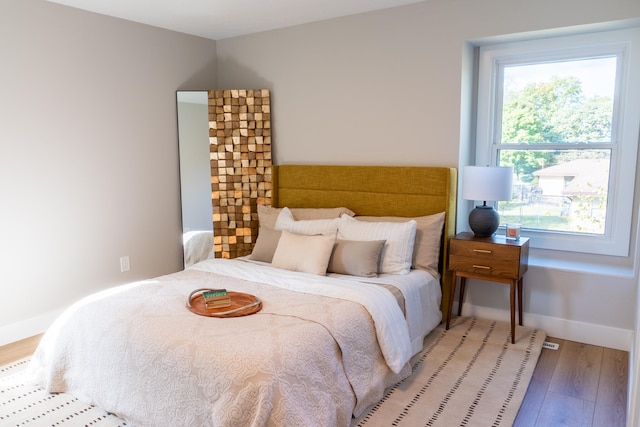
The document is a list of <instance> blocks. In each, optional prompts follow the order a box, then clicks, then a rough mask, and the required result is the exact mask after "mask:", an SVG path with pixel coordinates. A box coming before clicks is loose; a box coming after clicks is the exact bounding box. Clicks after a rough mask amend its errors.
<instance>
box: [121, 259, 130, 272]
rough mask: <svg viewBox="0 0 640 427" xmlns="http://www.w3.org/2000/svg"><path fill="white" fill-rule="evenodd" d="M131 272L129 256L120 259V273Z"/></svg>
mask: <svg viewBox="0 0 640 427" xmlns="http://www.w3.org/2000/svg"><path fill="white" fill-rule="evenodd" d="M129 270H131V264H130V263H129V256H128V255H127V256H122V257H120V272H121V273H124V272H125V271H129Z"/></svg>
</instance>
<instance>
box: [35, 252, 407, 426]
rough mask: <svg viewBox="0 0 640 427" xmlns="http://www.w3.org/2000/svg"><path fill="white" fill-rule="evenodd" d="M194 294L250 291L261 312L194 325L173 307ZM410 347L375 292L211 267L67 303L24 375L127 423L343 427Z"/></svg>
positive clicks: (402, 325)
mask: <svg viewBox="0 0 640 427" xmlns="http://www.w3.org/2000/svg"><path fill="white" fill-rule="evenodd" d="M213 271H215V273H214V272H213ZM245 276H246V277H245ZM265 283H271V284H274V285H275V286H266V285H265ZM204 287H211V288H227V289H228V290H234V291H239V292H246V293H250V294H253V295H256V296H257V297H259V298H260V299H261V300H262V301H263V309H262V310H261V311H260V312H259V313H257V314H254V315H251V316H246V317H239V318H230V319H217V318H210V317H204V316H198V315H195V314H193V313H191V312H190V311H189V310H188V309H187V308H186V307H185V302H186V298H187V296H188V295H189V293H190V292H191V291H192V290H194V289H197V288H204ZM365 307H366V308H365ZM410 341H411V339H410V337H409V328H408V326H407V323H406V321H405V320H404V316H403V315H402V312H401V310H400V309H399V308H398V306H397V303H396V301H395V299H394V298H393V297H392V296H391V294H390V293H389V292H388V291H387V290H385V289H383V288H380V287H379V286H376V285H371V284H366V283H365V284H362V283H358V282H356V281H351V280H344V279H335V278H328V277H319V276H312V275H308V274H304V273H292V272H287V271H284V270H278V269H275V268H271V267H268V266H259V265H258V266H256V265H252V264H250V263H247V262H243V261H230V260H216V259H212V260H207V261H204V262H201V263H199V264H197V265H195V266H193V267H192V268H190V269H188V270H185V271H183V272H180V273H175V274H172V275H167V276H163V277H160V278H157V279H154V280H148V281H141V282H136V283H132V284H129V285H123V286H120V287H116V288H113V289H110V290H107V291H103V292H100V293H98V294H95V295H93V296H91V297H88V298H85V299H84V300H82V301H80V302H78V303H77V304H75V305H74V306H73V307H71V308H70V309H69V310H67V311H66V312H65V313H64V314H63V315H62V316H61V317H60V318H59V319H58V320H57V321H56V322H55V324H54V325H53V326H52V327H51V328H50V329H49V330H48V331H47V333H46V334H45V336H44V337H43V339H42V341H41V344H40V346H39V347H38V349H37V351H36V353H35V355H34V357H33V359H32V362H31V365H30V367H29V371H30V373H31V375H33V379H34V381H35V382H37V383H39V384H41V385H43V386H45V387H46V388H47V389H48V390H49V391H51V392H67V393H70V394H72V395H74V396H76V397H77V398H78V399H80V400H82V401H84V402H87V403H90V404H95V405H97V406H99V407H101V408H103V409H105V410H107V411H109V412H113V413H115V414H117V415H119V416H121V417H122V418H124V419H125V420H127V422H128V424H130V425H133V426H198V427H200V426H284V425H304V426H347V425H349V423H350V420H351V417H352V415H356V416H357V415H359V414H360V413H361V412H362V411H363V410H364V409H365V408H367V407H368V406H369V405H371V404H373V403H375V402H377V401H378V400H379V399H380V398H381V397H382V395H383V392H384V389H385V388H386V387H388V386H390V385H392V384H395V383H396V382H398V381H400V380H401V379H403V378H405V377H406V376H408V375H409V374H410V371H411V368H410V366H409V364H408V363H407V361H408V360H409V357H411V355H412V353H413V352H412V345H411V342H410Z"/></svg>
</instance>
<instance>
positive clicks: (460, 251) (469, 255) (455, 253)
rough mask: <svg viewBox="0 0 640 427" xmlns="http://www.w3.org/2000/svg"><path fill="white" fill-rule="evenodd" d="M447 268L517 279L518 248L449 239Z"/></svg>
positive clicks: (518, 265) (518, 264)
mask: <svg viewBox="0 0 640 427" xmlns="http://www.w3.org/2000/svg"><path fill="white" fill-rule="evenodd" d="M450 245H451V246H450V252H449V268H450V269H451V270H456V271H466V272H469V273H476V274H486V275H490V276H498V277H507V278H513V279H517V278H518V277H519V267H520V248H519V247H517V246H505V245H495V244H491V243H482V242H468V241H461V240H451V243H450Z"/></svg>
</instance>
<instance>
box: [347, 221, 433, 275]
mask: <svg viewBox="0 0 640 427" xmlns="http://www.w3.org/2000/svg"><path fill="white" fill-rule="evenodd" d="M444 216H445V213H444V212H440V213H437V214H433V215H425V216H420V217H415V218H404V217H399V216H357V217H356V219H357V220H359V221H369V222H376V221H383V222H407V221H409V220H411V219H413V220H415V221H416V240H415V243H414V246H413V258H412V263H411V267H412V268H418V269H421V270H425V271H427V272H428V273H430V274H431V275H432V276H433V277H438V274H439V273H438V262H439V260H440V247H441V244H442V231H443V229H444Z"/></svg>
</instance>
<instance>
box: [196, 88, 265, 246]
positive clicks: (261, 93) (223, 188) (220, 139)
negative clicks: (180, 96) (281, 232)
mask: <svg viewBox="0 0 640 427" xmlns="http://www.w3.org/2000/svg"><path fill="white" fill-rule="evenodd" d="M209 151H210V156H211V200H212V204H213V236H214V237H213V239H214V256H215V257H216V258H236V257H239V256H244V255H249V254H250V253H251V251H252V250H253V246H254V244H255V241H256V238H257V236H258V208H257V206H258V205H271V102H270V98H269V90H266V89H259V90H244V89H239V90H216V91H209Z"/></svg>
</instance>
